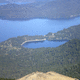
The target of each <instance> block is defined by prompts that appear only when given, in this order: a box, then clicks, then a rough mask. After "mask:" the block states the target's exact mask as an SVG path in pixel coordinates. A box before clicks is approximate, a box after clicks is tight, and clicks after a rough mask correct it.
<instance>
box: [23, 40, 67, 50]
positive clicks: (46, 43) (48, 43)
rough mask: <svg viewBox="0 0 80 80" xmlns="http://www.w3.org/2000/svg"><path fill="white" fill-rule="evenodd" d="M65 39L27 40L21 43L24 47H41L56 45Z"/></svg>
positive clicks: (62, 42)
mask: <svg viewBox="0 0 80 80" xmlns="http://www.w3.org/2000/svg"><path fill="white" fill-rule="evenodd" d="M66 42H67V41H47V40H46V41H38V42H36V41H35V42H27V43H25V44H24V45H23V47H25V48H33V49H35V48H41V47H45V48H46V47H54V48H55V47H58V46H60V45H62V44H64V43H66Z"/></svg>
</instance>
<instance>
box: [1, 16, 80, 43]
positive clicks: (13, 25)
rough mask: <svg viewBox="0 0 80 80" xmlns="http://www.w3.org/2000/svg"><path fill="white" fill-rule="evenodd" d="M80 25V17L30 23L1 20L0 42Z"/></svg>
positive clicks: (35, 20) (37, 20) (34, 20)
mask: <svg viewBox="0 0 80 80" xmlns="http://www.w3.org/2000/svg"><path fill="white" fill-rule="evenodd" d="M78 24H80V17H77V18H74V19H67V20H49V19H31V20H28V21H9V20H0V42H2V41H5V40H7V39H9V38H12V37H17V36H23V35H29V36H30V35H31V36H34V35H46V34H47V33H49V32H52V33H56V32H57V31H60V30H63V29H64V28H68V27H70V26H74V25H78Z"/></svg>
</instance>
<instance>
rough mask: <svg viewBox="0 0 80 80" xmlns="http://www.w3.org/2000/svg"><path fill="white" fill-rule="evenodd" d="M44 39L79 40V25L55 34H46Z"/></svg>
mask: <svg viewBox="0 0 80 80" xmlns="http://www.w3.org/2000/svg"><path fill="white" fill-rule="evenodd" d="M46 37H47V39H48V40H71V39H80V25H75V26H71V27H69V28H67V29H63V30H61V31H58V32H57V33H48V34H47V35H46Z"/></svg>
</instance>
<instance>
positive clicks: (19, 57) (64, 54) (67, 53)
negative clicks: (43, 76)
mask: <svg viewBox="0 0 80 80" xmlns="http://www.w3.org/2000/svg"><path fill="white" fill-rule="evenodd" d="M79 26H80V25H78V26H72V27H70V28H68V29H64V30H63V31H59V33H62V32H63V33H64V34H65V36H66V35H68V34H66V33H67V32H68V33H69V34H71V35H74V37H71V38H70V40H69V41H68V42H66V43H65V44H63V45H61V46H59V47H56V48H50V47H48V48H44V47H43V48H36V49H29V48H24V47H22V46H21V45H20V44H21V43H22V42H23V41H25V40H27V39H28V40H31V39H32V40H33V39H36V38H37V39H43V38H44V36H33V37H32V36H28V35H25V36H18V37H17V38H10V39H8V40H6V41H4V42H2V43H0V77H1V78H15V79H18V78H20V77H23V76H25V75H27V74H29V73H32V72H36V71H40V72H48V71H55V72H58V73H61V74H64V75H67V76H71V77H74V78H78V79H80V39H79V37H78V36H80V31H79V30H77V29H79ZM73 31H74V33H73ZM71 32H72V33H71ZM55 34H57V33H55ZM76 34H77V36H76ZM49 35H50V36H52V33H48V34H47V35H46V36H47V37H45V38H48V37H49ZM75 36H76V37H75ZM73 38H75V39H73Z"/></svg>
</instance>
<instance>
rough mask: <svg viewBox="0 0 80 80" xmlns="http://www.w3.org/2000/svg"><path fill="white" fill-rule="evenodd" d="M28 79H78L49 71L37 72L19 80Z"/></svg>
mask: <svg viewBox="0 0 80 80" xmlns="http://www.w3.org/2000/svg"><path fill="white" fill-rule="evenodd" d="M26 79H27V80H78V79H75V78H71V77H67V76H64V75H61V74H58V73H56V72H47V73H43V72H35V73H32V74H29V75H27V76H24V77H22V78H20V79H17V80H26Z"/></svg>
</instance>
